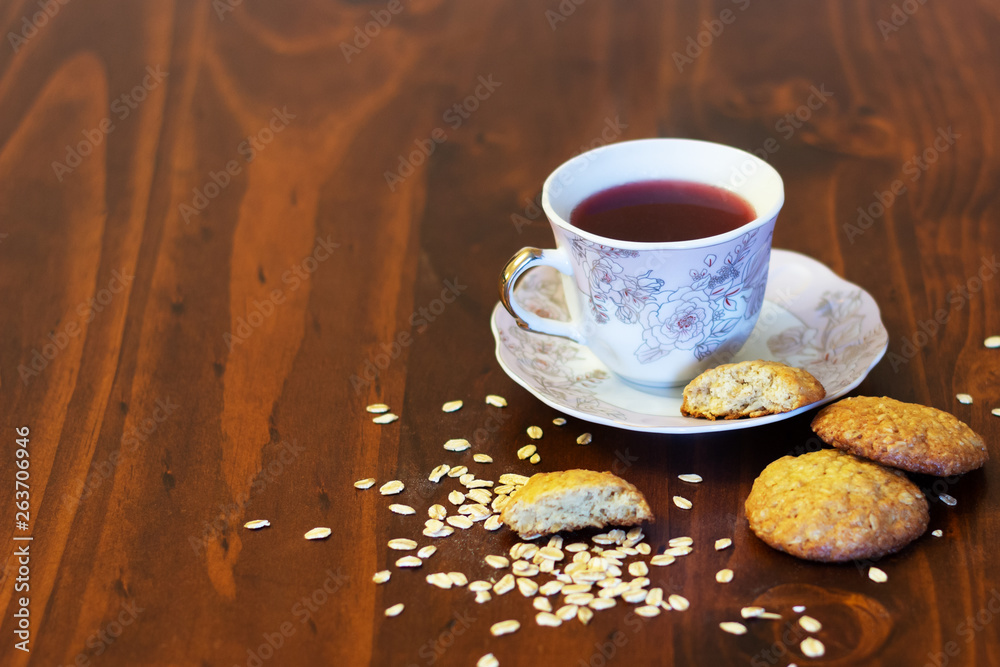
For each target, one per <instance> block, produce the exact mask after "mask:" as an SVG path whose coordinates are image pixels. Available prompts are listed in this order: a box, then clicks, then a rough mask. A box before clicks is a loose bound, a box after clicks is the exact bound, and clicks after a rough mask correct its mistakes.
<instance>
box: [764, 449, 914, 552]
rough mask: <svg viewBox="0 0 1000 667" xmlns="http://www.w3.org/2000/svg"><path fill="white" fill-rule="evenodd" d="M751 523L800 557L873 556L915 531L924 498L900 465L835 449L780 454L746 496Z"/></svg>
mask: <svg viewBox="0 0 1000 667" xmlns="http://www.w3.org/2000/svg"><path fill="white" fill-rule="evenodd" d="M746 513H747V519H748V520H749V522H750V529H751V530H753V532H754V533H755V534H756V535H757V537H759V538H760V539H762V540H763V541H764V542H766V543H767V544H768V545H770V546H772V547H774V548H775V549H778V550H780V551H784V552H786V553H789V554H791V555H793V556H797V557H799V558H805V559H807V560H818V561H823V562H828V563H835V562H841V561H847V560H854V559H864V558H877V557H879V556H883V555H885V554H888V553H892V552H894V551H898V550H899V549H902V548H903V547H904V546H906V545H907V544H909V543H910V542H912V541H913V540H915V539H916V538H918V537H920V535H921V534H923V532H924V530H926V529H927V522H928V520H929V518H930V515H929V510H928V506H927V499H926V498H924V494H923V493H921V491H920V489H919V488H917V485H916V484H914V483H913V482H911V481H910V480H909V479H907V478H906V475H905V474H903V473H902V472H899V471H898V470H891V469H889V468H884V467H882V466H880V465H878V464H877V463H872V462H871V461H865V460H863V459H859V458H858V457H856V456H853V455H851V454H847V453H845V452H842V451H840V450H839V449H823V450H820V451H818V452H811V453H809V454H804V455H802V456H797V457H796V456H783V457H781V458H780V459H778V460H777V461H774V462H773V463H771V464H770V465H768V466H767V467H766V468H764V470H763V472H761V473H760V476H759V477H758V478H757V479H756V480H755V481H754V483H753V489H752V490H751V491H750V496H749V497H748V498H747V502H746Z"/></svg>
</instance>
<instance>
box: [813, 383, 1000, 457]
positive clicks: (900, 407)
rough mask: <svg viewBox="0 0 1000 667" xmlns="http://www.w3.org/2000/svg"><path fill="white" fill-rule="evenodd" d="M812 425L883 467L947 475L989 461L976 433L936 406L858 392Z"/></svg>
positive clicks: (821, 434) (826, 410) (838, 445)
mask: <svg viewBox="0 0 1000 667" xmlns="http://www.w3.org/2000/svg"><path fill="white" fill-rule="evenodd" d="M812 428H813V430H814V431H815V432H816V435H818V436H819V437H820V438H821V439H822V440H823V442H825V443H827V444H829V445H833V446H834V447H836V448H838V449H843V450H845V451H848V452H851V453H852V454H856V455H858V456H863V457H865V458H866V459H871V460H873V461H878V462H879V463H882V464H883V465H887V466H892V467H893V468H901V469H903V470H908V471H910V472H919V473H925V474H928V475H938V476H941V477H947V476H949V475H958V474H961V473H965V472H969V471H970V470H975V469H976V468H979V467H981V466H982V465H983V464H984V463H986V461H987V459H989V452H988V451H987V450H986V445H985V444H984V443H983V439H982V438H981V437H979V436H978V435H977V434H976V433H975V431H973V430H972V429H971V428H969V427H968V426H966V425H965V424H964V423H963V422H961V421H959V420H958V419H957V418H956V417H955V416H954V415H951V414H949V413H947V412H944V411H943V410H938V409H937V408H929V407H927V406H925V405H917V404H915V403H903V402H901V401H897V400H895V399H892V398H886V397H882V398H876V397H874V396H855V397H854V398H845V399H844V400H842V401H838V402H836V403H834V404H833V405H828V406H827V407H825V408H823V409H822V410H820V412H819V414H817V415H816V418H815V419H813V422H812Z"/></svg>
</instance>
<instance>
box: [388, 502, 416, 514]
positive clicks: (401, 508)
mask: <svg viewBox="0 0 1000 667" xmlns="http://www.w3.org/2000/svg"><path fill="white" fill-rule="evenodd" d="M389 510H390V511H391V512H393V513H395V514H416V513H417V510H415V509H413V508H412V507H410V506H409V505H400V504H399V503H393V504H392V505H389Z"/></svg>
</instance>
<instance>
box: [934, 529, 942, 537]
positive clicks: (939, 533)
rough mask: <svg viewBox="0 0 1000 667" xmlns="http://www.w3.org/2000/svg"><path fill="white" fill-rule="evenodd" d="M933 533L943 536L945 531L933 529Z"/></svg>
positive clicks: (935, 535)
mask: <svg viewBox="0 0 1000 667" xmlns="http://www.w3.org/2000/svg"><path fill="white" fill-rule="evenodd" d="M931 535H933V536H934V537H941V536H942V535H944V531H943V530H940V529H938V530H932V531H931Z"/></svg>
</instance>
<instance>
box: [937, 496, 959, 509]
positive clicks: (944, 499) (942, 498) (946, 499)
mask: <svg viewBox="0 0 1000 667" xmlns="http://www.w3.org/2000/svg"><path fill="white" fill-rule="evenodd" d="M938 500H940V501H941V502H943V503H944V504H945V505H948V506H949V507H954V506H955V505H956V504H957V503H958V501H957V500H955V498H954V496H949V495H948V494H947V493H939V494H938Z"/></svg>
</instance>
